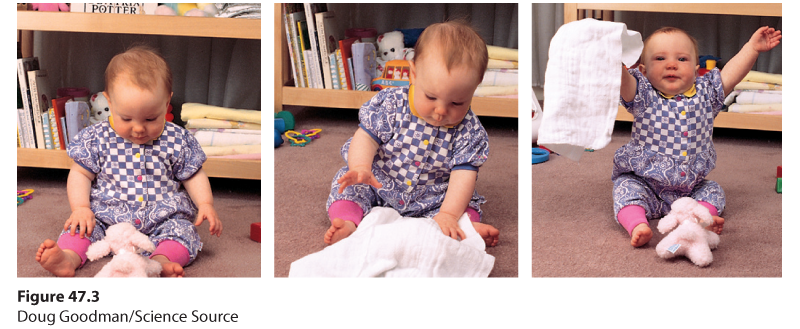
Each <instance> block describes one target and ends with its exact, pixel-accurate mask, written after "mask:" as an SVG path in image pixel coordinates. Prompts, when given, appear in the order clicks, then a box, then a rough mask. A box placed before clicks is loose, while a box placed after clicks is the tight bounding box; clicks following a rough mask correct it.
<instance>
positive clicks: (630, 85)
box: [619, 65, 636, 102]
mask: <svg viewBox="0 0 800 329" xmlns="http://www.w3.org/2000/svg"><path fill="white" fill-rule="evenodd" d="M619 94H620V96H622V99H624V100H625V101H626V102H630V101H632V100H633V98H634V97H636V78H634V77H633V76H632V75H631V73H630V72H628V70H626V69H625V65H623V66H622V83H621V84H620V85H619Z"/></svg>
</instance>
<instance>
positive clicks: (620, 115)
mask: <svg viewBox="0 0 800 329" xmlns="http://www.w3.org/2000/svg"><path fill="white" fill-rule="evenodd" d="M582 10H596V11H601V12H603V13H601V14H600V16H603V17H606V13H609V12H611V11H642V12H662V13H683V14H713V15H745V16H775V17H780V16H783V12H782V5H781V4H780V3H681V4H673V3H565V4H564V24H566V23H569V22H573V21H576V20H578V19H581V18H583V17H582V16H584V15H582V12H581V11H582ZM585 16H591V17H596V16H593V15H589V14H587V15H585ZM606 20H608V19H606ZM617 120H619V121H628V122H632V121H633V115H631V114H630V113H628V112H627V111H626V110H625V108H623V107H622V106H620V108H619V111H617ZM714 127H715V128H735V129H752V130H767V131H782V129H783V116H780V115H762V114H749V113H730V112H720V113H719V114H718V115H717V117H716V119H714Z"/></svg>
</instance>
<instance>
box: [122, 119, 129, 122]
mask: <svg viewBox="0 0 800 329" xmlns="http://www.w3.org/2000/svg"><path fill="white" fill-rule="evenodd" d="M121 119H122V121H125V122H128V121H131V118H121Z"/></svg>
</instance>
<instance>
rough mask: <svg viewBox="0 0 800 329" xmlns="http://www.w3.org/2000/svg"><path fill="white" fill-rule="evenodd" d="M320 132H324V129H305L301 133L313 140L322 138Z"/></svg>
mask: <svg viewBox="0 0 800 329" xmlns="http://www.w3.org/2000/svg"><path fill="white" fill-rule="evenodd" d="M320 132H322V129H311V130H308V129H303V130H301V131H300V133H301V134H303V135H305V136H306V137H308V138H311V139H312V140H314V139H317V138H320V135H319V133H320Z"/></svg>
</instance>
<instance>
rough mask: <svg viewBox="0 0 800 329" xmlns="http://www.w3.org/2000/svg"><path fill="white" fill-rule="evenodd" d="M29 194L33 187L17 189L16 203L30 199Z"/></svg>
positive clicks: (19, 203) (31, 192)
mask: <svg viewBox="0 0 800 329" xmlns="http://www.w3.org/2000/svg"><path fill="white" fill-rule="evenodd" d="M31 194H33V189H27V190H21V191H17V205H18V206H19V205H21V204H22V203H24V202H25V201H28V200H30V199H31V198H32V196H31Z"/></svg>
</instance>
